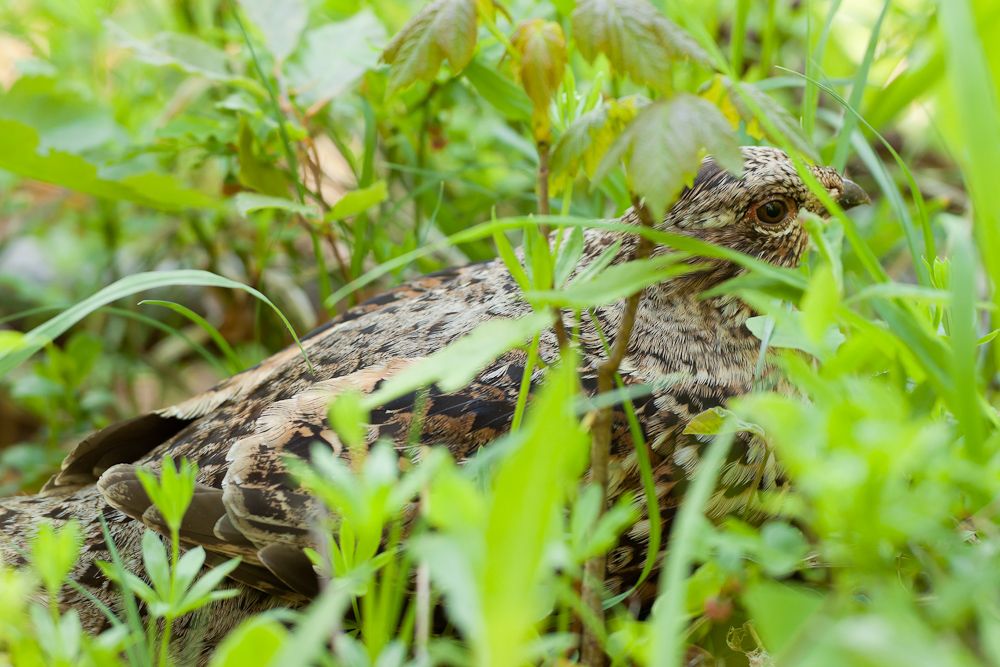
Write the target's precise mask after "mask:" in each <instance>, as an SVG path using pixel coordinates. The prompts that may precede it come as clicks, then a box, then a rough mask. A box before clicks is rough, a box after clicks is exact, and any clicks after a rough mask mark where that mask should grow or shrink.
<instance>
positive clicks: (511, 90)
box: [464, 58, 532, 121]
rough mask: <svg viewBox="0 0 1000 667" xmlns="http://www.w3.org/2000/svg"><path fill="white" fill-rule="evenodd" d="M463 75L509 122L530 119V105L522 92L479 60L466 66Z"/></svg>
mask: <svg viewBox="0 0 1000 667" xmlns="http://www.w3.org/2000/svg"><path fill="white" fill-rule="evenodd" d="M464 74H465V78H466V79H468V81H469V83H471V84H472V87H473V88H475V89H476V92H477V93H479V94H480V95H482V96H483V99H485V100H486V101H487V102H489V103H490V104H492V105H493V106H494V107H495V108H496V109H497V110H498V111H499V112H500V113H502V114H503V115H504V116H506V117H507V118H508V119H509V120H521V121H527V120H530V119H531V111H532V104H531V100H530V99H528V96H527V95H526V94H525V92H524V90H522V89H521V88H519V87H517V86H515V85H514V84H513V83H512V82H511V81H510V79H508V78H507V77H505V76H503V75H502V74H500V73H499V72H497V71H496V70H495V69H493V68H491V67H486V66H485V65H483V64H482V63H481V62H480V61H479V58H476V59H475V60H473V61H472V62H470V63H469V64H468V66H467V67H466V68H465V72H464Z"/></svg>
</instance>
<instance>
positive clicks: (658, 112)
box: [594, 93, 743, 216]
mask: <svg viewBox="0 0 1000 667" xmlns="http://www.w3.org/2000/svg"><path fill="white" fill-rule="evenodd" d="M704 149H707V150H708V152H709V153H710V154H711V155H712V156H713V157H714V158H715V160H716V162H718V163H719V165H720V166H721V167H723V168H724V169H728V170H729V171H731V172H732V173H734V174H736V175H739V174H741V173H742V171H743V154H742V153H741V152H740V147H739V144H738V143H737V141H736V137H735V136H734V135H733V132H732V129H731V128H730V126H729V121H727V120H726V117H725V116H723V115H722V112H720V111H719V110H718V108H716V106H715V105H714V104H712V103H711V102H708V101H707V100H705V99H702V98H700V97H697V96H695V95H691V94H688V93H679V94H678V95H676V96H675V97H673V98H671V99H669V100H664V99H661V100H657V101H656V102H654V103H653V104H650V105H649V106H647V107H646V108H645V109H643V110H642V111H640V112H639V114H638V115H637V116H636V117H635V119H634V120H633V121H632V122H631V123H629V124H628V126H627V127H626V128H625V130H624V132H622V133H621V134H620V135H619V136H618V138H617V139H615V141H614V143H612V144H611V147H610V148H608V151H607V153H605V155H604V157H603V158H602V159H601V163H600V164H599V165H598V167H597V173H596V174H595V175H594V179H595V180H600V179H601V178H603V177H604V176H605V175H606V174H607V173H608V172H609V171H610V170H611V169H612V168H613V167H614V166H615V165H616V164H618V161H619V160H621V159H623V158H624V159H625V160H626V163H627V164H626V172H627V174H628V178H629V184H630V187H631V188H632V189H633V190H634V191H635V192H637V193H638V194H639V195H641V196H643V197H645V199H646V206H647V207H649V208H650V209H652V211H653V214H654V215H655V216H662V215H663V214H664V213H665V212H666V209H667V206H668V205H669V204H671V203H672V202H673V201H674V199H676V197H677V195H678V194H679V193H680V191H681V189H682V188H683V187H684V185H685V184H686V183H688V182H690V180H691V179H692V178H693V177H694V175H695V174H696V173H697V172H698V167H699V166H700V165H701V158H702V156H703V155H704Z"/></svg>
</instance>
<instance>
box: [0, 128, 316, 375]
mask: <svg viewBox="0 0 1000 667" xmlns="http://www.w3.org/2000/svg"><path fill="white" fill-rule="evenodd" d="M2 137H3V134H2V133H0V140H2ZM174 285H200V286H204V287H226V288H230V289H241V290H243V291H245V292H249V293H250V294H252V295H254V296H255V297H257V298H258V299H260V300H261V301H263V302H264V303H265V304H267V305H268V306H270V307H271V309H272V310H274V312H275V313H277V315H278V317H280V318H281V321H282V322H284V324H285V326H286V327H288V331H289V332H290V333H291V334H292V338H294V339H295V342H296V343H297V344H299V349H302V345H301V344H300V343H299V337H298V335H296V333H295V331H294V330H293V329H292V325H291V324H290V323H289V322H288V319H287V318H286V317H285V316H284V315H283V314H282V313H281V311H280V310H278V307H277V306H275V305H274V304H273V303H271V300H270V299H268V298H267V297H266V296H264V295H263V294H261V293H260V292H259V291H257V290H255V289H254V288H252V287H250V286H248V285H244V284H243V283H238V282H236V281H235V280H230V279H228V278H223V277H222V276H217V275H215V274H214V273H209V272H208V271H191V270H181V271H150V272H146V273H136V274H134V275H131V276H127V277H125V278H122V279H121V280H118V281H116V282H114V283H112V284H111V285H109V286H107V287H105V288H104V289H102V290H101V291H99V292H98V293H97V294H95V295H93V296H91V297H89V298H87V299H84V300H83V301H81V302H79V303H77V304H75V305H74V306H72V307H70V308H67V309H66V310H65V311H63V312H62V313H60V314H59V315H56V316H55V317H53V318H52V319H50V320H49V321H48V322H46V323H45V324H42V325H40V326H37V327H35V328H34V329H32V330H31V331H29V332H28V333H27V334H26V335H25V336H24V338H23V339H22V341H21V344H20V345H19V346H18V347H17V348H16V349H13V350H9V351H6V352H4V351H2V350H0V377H3V376H4V375H6V374H7V373H9V372H10V371H11V369H13V368H16V367H17V366H18V365H20V364H21V363H23V362H24V361H27V360H28V359H29V358H31V355H33V354H34V353H35V352H37V351H39V350H40V349H42V348H43V347H45V346H46V345H48V344H49V343H51V342H52V341H53V340H55V339H56V338H57V337H59V336H61V335H62V334H64V333H66V331H67V330H69V328H70V327H72V326H73V325H74V324H76V323H77V322H79V321H80V320H82V319H83V318H84V317H86V316H87V315H89V314H90V313H92V312H94V311H95V310H97V309H98V308H100V307H102V306H105V305H107V304H109V303H111V302H112V301H117V300H118V299H121V298H123V297H126V296H129V295H131V294H135V293H136V292H142V291H144V290H148V289H153V288H156V287H170V286H174ZM302 354H303V356H305V350H304V349H303V350H302ZM306 361H307V363H308V358H306ZM310 370H312V366H311V364H310Z"/></svg>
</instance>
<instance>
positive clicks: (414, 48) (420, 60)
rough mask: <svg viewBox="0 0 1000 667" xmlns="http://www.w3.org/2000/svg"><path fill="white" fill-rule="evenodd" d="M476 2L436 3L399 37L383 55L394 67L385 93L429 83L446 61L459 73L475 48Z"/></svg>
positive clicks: (439, 0)
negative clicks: (415, 84)
mask: <svg viewBox="0 0 1000 667" xmlns="http://www.w3.org/2000/svg"><path fill="white" fill-rule="evenodd" d="M477 22H478V14H477V11H476V0H433V2H431V3H429V4H427V5H426V6H425V7H424V8H423V9H421V10H420V11H419V12H418V13H417V15H416V16H414V17H413V18H412V19H410V21H409V22H408V23H407V24H406V25H404V26H403V27H402V29H401V30H400V31H399V32H398V33H396V35H395V36H394V37H393V38H392V40H391V41H390V42H389V44H388V45H387V46H386V47H385V51H383V52H382V62H385V63H386V64H389V65H392V68H391V69H390V70H389V85H388V88H387V90H386V93H387V94H389V95H391V94H392V93H393V92H395V91H396V90H398V89H400V88H406V87H407V86H410V85H412V84H413V83H416V82H417V81H430V80H431V79H433V78H434V76H435V75H436V74H437V71H438V69H439V68H440V67H441V63H442V62H443V61H444V59H445V58H447V59H448V62H449V63H450V64H451V68H452V70H454V71H456V72H459V71H461V70H462V69H463V68H464V67H465V66H466V65H468V64H469V61H470V60H472V56H473V53H474V52H475V47H476V26H477Z"/></svg>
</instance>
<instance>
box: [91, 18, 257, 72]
mask: <svg viewBox="0 0 1000 667" xmlns="http://www.w3.org/2000/svg"><path fill="white" fill-rule="evenodd" d="M104 25H105V27H107V29H108V31H109V32H110V33H111V35H112V36H113V37H114V38H115V40H117V41H118V43H119V44H121V45H122V46H124V47H125V48H128V49H131V50H132V51H134V52H135V56H136V58H138V59H139V60H141V61H142V62H144V63H147V64H149V65H155V66H157V67H176V68H178V69H180V70H182V71H184V72H187V73H188V74H197V75H198V76H203V77H205V78H206V79H211V80H212V81H220V82H232V81H247V80H246V79H243V77H240V76H236V75H234V74H232V73H230V71H229V66H228V62H229V57H228V56H227V55H226V52H225V51H223V50H222V49H218V48H216V47H214V46H212V45H211V44H209V43H208V42H206V41H204V40H201V39H198V38H197V37H195V36H194V35H187V34H181V33H176V32H161V33H159V34H158V35H156V36H155V37H153V38H152V39H151V40H149V41H148V42H144V41H142V40H139V39H136V38H135V37H133V36H132V35H130V34H129V33H128V32H126V31H125V30H124V29H122V28H121V27H120V26H119V25H117V24H116V23H114V22H113V21H110V20H106V21H105V22H104Z"/></svg>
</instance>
